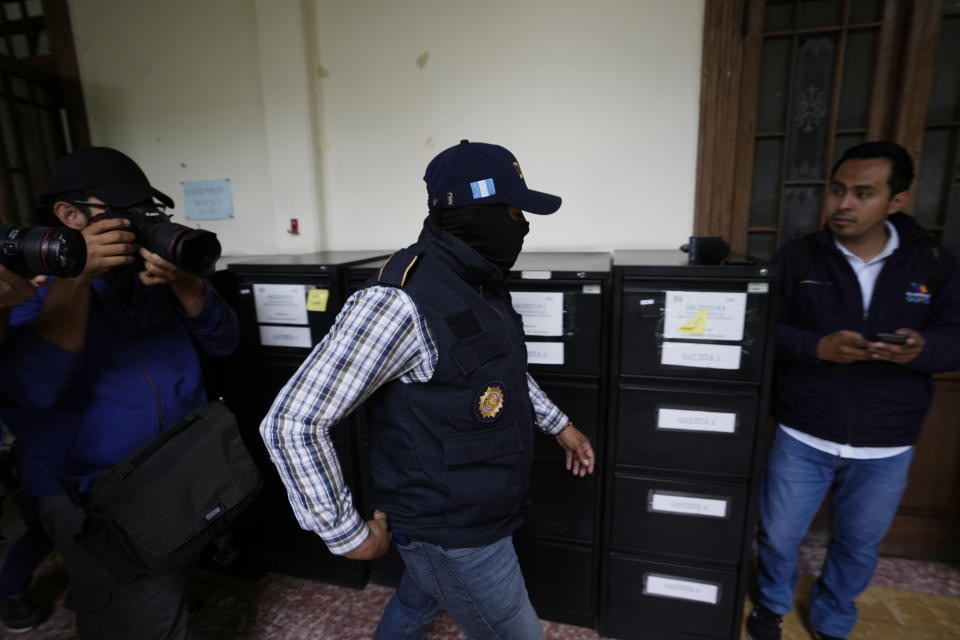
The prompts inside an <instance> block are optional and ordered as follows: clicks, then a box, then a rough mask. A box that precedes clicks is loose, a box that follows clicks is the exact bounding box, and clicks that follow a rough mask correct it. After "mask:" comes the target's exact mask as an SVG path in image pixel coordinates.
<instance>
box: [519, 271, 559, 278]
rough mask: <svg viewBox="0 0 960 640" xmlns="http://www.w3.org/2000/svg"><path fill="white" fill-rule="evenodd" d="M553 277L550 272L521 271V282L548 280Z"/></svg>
mask: <svg viewBox="0 0 960 640" xmlns="http://www.w3.org/2000/svg"><path fill="white" fill-rule="evenodd" d="M552 276H553V272H551V271H521V272H520V279H521V280H549V279H550V278H551V277H552Z"/></svg>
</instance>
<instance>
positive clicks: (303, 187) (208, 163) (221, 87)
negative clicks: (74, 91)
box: [70, 0, 703, 254]
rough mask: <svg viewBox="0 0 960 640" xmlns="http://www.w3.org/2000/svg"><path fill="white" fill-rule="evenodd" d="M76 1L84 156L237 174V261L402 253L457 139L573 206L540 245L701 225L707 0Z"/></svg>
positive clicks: (157, 176) (536, 243) (608, 242)
mask: <svg viewBox="0 0 960 640" xmlns="http://www.w3.org/2000/svg"><path fill="white" fill-rule="evenodd" d="M70 7H71V17H72V19H73V26H74V32H75V36H76V41H77V50H78V57H79V61H80V71H81V77H82V80H83V84H84V90H85V92H86V99H87V104H88V110H89V117H90V124H91V130H92V135H93V139H94V142H95V143H96V144H108V145H113V146H117V147H118V148H120V149H122V150H124V151H127V152H128V153H130V154H131V155H132V156H133V157H134V158H135V159H137V160H138V161H139V162H140V163H141V165H142V166H143V167H144V169H145V170H146V172H147V174H148V175H149V176H150V177H151V180H152V181H153V182H154V183H155V185H156V186H158V187H159V188H160V189H163V190H166V191H169V192H171V195H173V196H174V197H175V198H176V199H178V200H180V187H179V182H180V181H181V180H196V179H205V178H221V177H228V178H230V179H231V181H232V185H233V195H234V200H235V209H236V218H235V219H234V220H229V221H218V222H210V223H204V225H203V226H204V227H205V228H210V229H212V230H214V231H216V232H217V233H218V234H220V236H221V241H222V242H223V244H224V247H225V251H226V252H228V253H231V254H238V253H273V252H276V251H289V252H305V251H312V250H315V249H365V248H389V247H395V246H398V245H402V244H405V243H407V242H409V241H410V240H412V238H413V237H414V236H415V234H416V231H417V228H418V227H419V223H420V221H421V220H422V218H423V216H424V215H425V209H426V205H425V202H426V192H425V189H424V185H423V182H422V176H423V170H424V168H425V167H426V164H427V162H428V161H429V160H430V158H431V157H433V155H435V154H436V153H438V152H439V151H441V150H442V149H444V148H445V147H447V146H450V145H453V144H456V143H457V142H458V141H459V140H460V139H461V138H464V137H466V138H469V139H471V140H477V141H485V142H495V143H498V144H502V145H504V146H506V147H508V148H509V149H510V150H511V151H513V152H514V153H515V154H516V155H517V157H518V159H519V161H520V164H521V166H522V167H523V170H524V174H525V176H526V178H527V182H528V185H529V186H530V187H532V188H534V189H540V190H543V191H548V192H552V193H556V194H558V195H560V196H562V197H563V198H564V205H563V207H561V209H560V211H559V212H558V213H557V214H556V215H554V216H551V217H549V218H539V217H536V216H529V218H533V219H532V220H531V227H532V230H531V234H530V236H528V241H527V244H526V246H527V247H528V248H532V249H541V250H544V249H583V250H588V249H611V248H675V247H676V246H678V245H679V244H680V243H681V242H683V241H684V240H685V239H686V238H687V236H689V235H690V233H691V230H692V227H693V200H694V183H695V172H696V149H697V123H698V106H699V84H700V52H701V39H702V20H703V0H682V1H678V0H644V1H640V0H594V1H592V2H585V1H583V0H522V1H520V2H517V1H516V0H514V1H512V2H511V1H507V0H491V1H488V2H475V1H468V0H405V1H401V2H398V1H396V0H356V1H353V2H347V1H345V0H203V1H196V0H194V1H190V0H138V1H137V2H129V1H125V0H73V1H72V2H71V4H70ZM298 21H302V23H301V24H299V26H300V29H298ZM418 60H419V62H420V64H418ZM421 67H422V68H421ZM298 131H299V132H300V135H297V132H298ZM314 163H315V164H314ZM182 165H186V166H182ZM291 217H298V218H299V219H300V224H301V228H302V229H303V230H304V231H303V234H302V236H301V237H299V238H292V237H290V236H287V234H286V233H285V231H284V229H285V228H286V224H287V220H288V219H289V218H291ZM181 221H182V219H181Z"/></svg>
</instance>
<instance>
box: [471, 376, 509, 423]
mask: <svg viewBox="0 0 960 640" xmlns="http://www.w3.org/2000/svg"><path fill="white" fill-rule="evenodd" d="M475 406H476V416H477V418H479V419H480V421H481V422H490V421H491V420H494V419H496V417H497V414H499V413H500V410H501V409H503V383H502V382H500V381H494V382H488V383H487V384H486V389H485V390H483V391H481V392H480V393H479V394H477V398H476V404H475Z"/></svg>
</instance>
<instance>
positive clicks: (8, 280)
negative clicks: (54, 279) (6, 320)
mask: <svg viewBox="0 0 960 640" xmlns="http://www.w3.org/2000/svg"><path fill="white" fill-rule="evenodd" d="M46 284H47V276H34V277H33V278H31V279H30V280H27V279H26V278H24V277H22V276H18V275H17V274H15V273H14V272H12V271H8V270H7V269H6V268H4V267H3V266H0V309H2V308H7V307H15V306H17V305H18V304H20V303H21V302H26V301H27V300H29V299H30V298H32V297H33V294H35V293H36V292H37V289H38V288H39V287H42V286H44V285H46Z"/></svg>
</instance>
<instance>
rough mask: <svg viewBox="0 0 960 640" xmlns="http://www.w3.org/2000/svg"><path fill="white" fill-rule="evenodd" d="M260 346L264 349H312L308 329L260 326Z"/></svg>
mask: <svg viewBox="0 0 960 640" xmlns="http://www.w3.org/2000/svg"><path fill="white" fill-rule="evenodd" d="M260 344H262V345H263V346H265V347H303V348H306V349H310V348H312V347H313V340H312V339H311V338H310V327H276V326H272V325H268V324H262V325H260Z"/></svg>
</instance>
